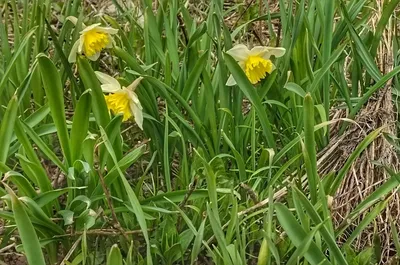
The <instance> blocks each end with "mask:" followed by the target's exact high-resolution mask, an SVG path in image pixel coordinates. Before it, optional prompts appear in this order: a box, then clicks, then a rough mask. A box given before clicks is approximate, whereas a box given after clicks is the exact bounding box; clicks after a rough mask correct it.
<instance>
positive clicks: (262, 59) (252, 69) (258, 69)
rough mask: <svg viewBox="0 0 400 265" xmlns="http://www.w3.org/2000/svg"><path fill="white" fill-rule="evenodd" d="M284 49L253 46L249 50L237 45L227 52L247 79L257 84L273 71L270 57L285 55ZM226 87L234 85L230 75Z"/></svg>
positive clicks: (273, 67) (273, 66)
mask: <svg viewBox="0 0 400 265" xmlns="http://www.w3.org/2000/svg"><path fill="white" fill-rule="evenodd" d="M285 52H286V50H285V48H280V47H277V48H275V47H265V46H255V47H254V48H253V49H251V50H249V49H248V48H247V47H246V46H245V45H243V44H238V45H236V46H234V47H233V48H232V49H230V50H229V51H227V54H229V55H230V56H232V57H233V58H234V59H235V60H236V61H237V62H238V64H239V66H240V67H241V68H242V69H243V71H244V72H245V74H246V76H247V78H248V79H249V81H250V82H251V83H252V84H257V83H258V82H260V80H262V79H264V78H265V77H266V76H267V74H270V73H272V71H274V70H275V68H276V67H275V65H274V64H273V63H272V61H271V56H274V57H281V56H283V55H284V54H285ZM226 85H227V86H234V85H236V81H235V79H234V77H233V76H232V75H230V76H229V78H228V81H227V82H226Z"/></svg>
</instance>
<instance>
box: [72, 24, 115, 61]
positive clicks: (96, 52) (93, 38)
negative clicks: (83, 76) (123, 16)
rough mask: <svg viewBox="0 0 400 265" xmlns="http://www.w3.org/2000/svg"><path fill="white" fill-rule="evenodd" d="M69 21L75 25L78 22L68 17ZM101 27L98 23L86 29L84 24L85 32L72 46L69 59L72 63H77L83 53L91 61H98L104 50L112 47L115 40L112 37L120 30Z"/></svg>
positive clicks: (82, 32) (83, 31)
mask: <svg viewBox="0 0 400 265" xmlns="http://www.w3.org/2000/svg"><path fill="white" fill-rule="evenodd" d="M67 19H68V20H70V21H72V23H74V24H76V22H77V19H76V18H75V17H68V18H67ZM100 25H101V24H100V23H96V24H93V25H90V26H87V27H86V25H85V24H83V23H82V27H83V30H82V31H81V32H80V37H79V39H78V40H77V41H76V42H75V44H74V46H72V49H71V53H70V54H69V57H68V61H69V62H70V63H73V62H75V61H76V54H77V53H79V54H82V53H83V54H84V55H85V56H86V57H87V58H89V59H90V60H92V61H96V60H97V59H98V58H99V56H100V52H101V51H102V50H103V49H105V48H111V47H112V43H113V40H112V37H111V35H113V34H116V33H117V32H118V30H117V29H114V28H111V27H101V26H100Z"/></svg>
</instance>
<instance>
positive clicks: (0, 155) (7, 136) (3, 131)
mask: <svg viewBox="0 0 400 265" xmlns="http://www.w3.org/2000/svg"><path fill="white" fill-rule="evenodd" d="M17 112H18V99H17V96H13V97H12V98H11V100H10V102H9V103H8V105H7V110H6V113H5V114H4V117H3V119H2V120H1V123H0V126H1V127H0V146H1V148H0V162H2V163H5V162H6V159H7V156H8V150H9V148H10V141H11V137H12V134H13V131H14V125H15V119H16V118H17Z"/></svg>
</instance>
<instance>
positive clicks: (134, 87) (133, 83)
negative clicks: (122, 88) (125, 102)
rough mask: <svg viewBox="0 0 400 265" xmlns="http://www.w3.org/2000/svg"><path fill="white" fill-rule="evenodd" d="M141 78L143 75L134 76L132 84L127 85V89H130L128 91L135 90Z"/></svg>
mask: <svg viewBox="0 0 400 265" xmlns="http://www.w3.org/2000/svg"><path fill="white" fill-rule="evenodd" d="M142 79H143V77H139V78H136V80H135V81H133V82H132V84H130V85H129V86H128V87H127V89H128V90H130V91H132V92H133V91H135V90H136V88H137V86H138V85H139V83H140V81H142Z"/></svg>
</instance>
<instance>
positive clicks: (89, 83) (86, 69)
mask: <svg viewBox="0 0 400 265" xmlns="http://www.w3.org/2000/svg"><path fill="white" fill-rule="evenodd" d="M77 64H78V71H79V75H80V77H81V78H82V82H83V84H84V86H85V88H86V90H90V91H91V94H92V109H93V114H94V116H95V118H96V121H97V123H98V124H99V125H100V126H101V127H103V128H105V127H106V126H107V125H108V123H109V122H110V114H109V113H108V109H107V104H106V100H105V99H104V94H103V91H102V90H101V86H100V82H99V80H98V79H97V77H96V74H95V73H94V71H93V69H92V67H91V66H90V64H89V62H88V61H87V60H86V59H85V58H83V57H81V56H78V58H77Z"/></svg>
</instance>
